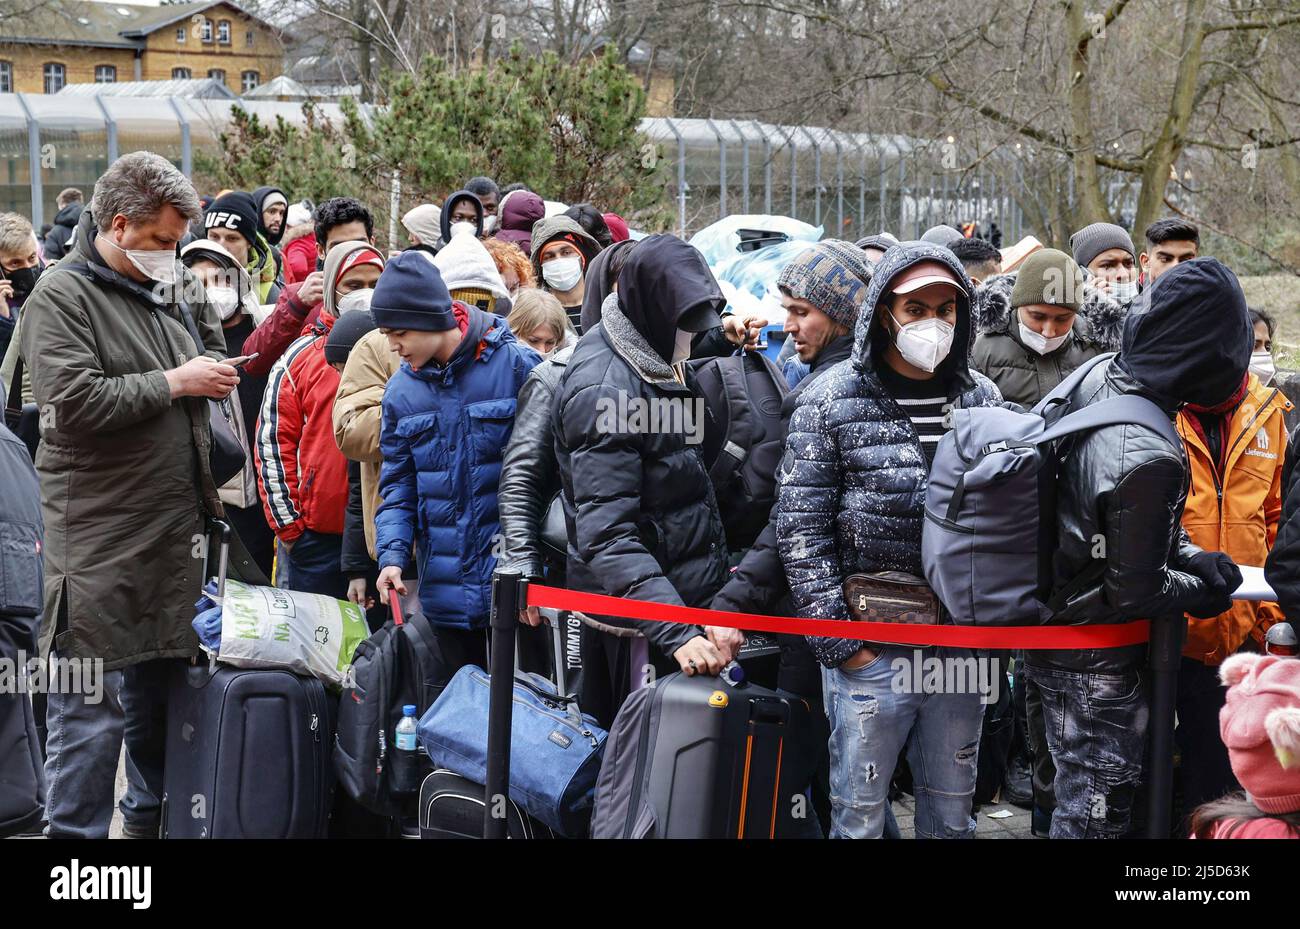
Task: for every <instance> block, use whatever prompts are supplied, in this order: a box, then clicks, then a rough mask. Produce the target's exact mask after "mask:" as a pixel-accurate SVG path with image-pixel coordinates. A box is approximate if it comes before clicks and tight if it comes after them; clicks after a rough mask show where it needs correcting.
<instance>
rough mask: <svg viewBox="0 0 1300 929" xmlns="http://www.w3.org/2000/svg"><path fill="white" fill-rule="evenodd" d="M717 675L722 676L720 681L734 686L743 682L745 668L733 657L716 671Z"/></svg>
mask: <svg viewBox="0 0 1300 929" xmlns="http://www.w3.org/2000/svg"><path fill="white" fill-rule="evenodd" d="M718 677H720V678H722V683H724V684H727V685H728V686H730V687H735V686H736V685H737V684H743V683H744V682H745V669H744V668H742V667H741V666H740V663H739V662H737V661H735V660H734V659H733V660H731V661H729V662H727V665H726V667H724V668H723V669H722V670H721V671H720V672H719V673H718Z"/></svg>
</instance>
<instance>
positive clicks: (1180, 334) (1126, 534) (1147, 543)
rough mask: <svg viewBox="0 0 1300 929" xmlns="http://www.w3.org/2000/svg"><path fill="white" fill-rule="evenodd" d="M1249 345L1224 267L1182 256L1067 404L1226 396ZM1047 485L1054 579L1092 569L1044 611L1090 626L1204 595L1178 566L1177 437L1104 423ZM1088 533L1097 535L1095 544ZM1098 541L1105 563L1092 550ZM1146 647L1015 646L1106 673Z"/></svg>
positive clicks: (1054, 663) (1136, 661) (1177, 608)
mask: <svg viewBox="0 0 1300 929" xmlns="http://www.w3.org/2000/svg"><path fill="white" fill-rule="evenodd" d="M1252 346H1253V340H1252V338H1251V332H1250V324H1249V320H1248V317H1247V315H1246V304H1245V298H1244V297H1243V296H1242V294H1241V288H1240V287H1239V286H1238V285H1237V282H1236V278H1235V277H1233V276H1232V272H1230V271H1228V270H1227V269H1226V268H1224V267H1223V265H1221V264H1219V262H1217V261H1215V260H1214V259H1213V258H1198V259H1194V260H1193V261H1189V262H1185V263H1183V264H1181V265H1179V266H1178V267H1177V268H1175V269H1173V270H1171V271H1168V272H1166V273H1165V274H1164V275H1162V276H1161V277H1160V278H1158V279H1157V281H1156V284H1155V286H1154V287H1152V288H1151V290H1149V291H1148V292H1147V293H1146V294H1144V295H1143V296H1142V298H1140V299H1139V301H1138V302H1136V303H1135V304H1134V306H1133V311H1132V315H1130V317H1129V318H1128V320H1127V321H1126V323H1125V328H1124V339H1123V343H1122V346H1121V349H1120V354H1119V356H1118V357H1116V358H1115V359H1113V360H1112V361H1110V362H1106V363H1103V364H1101V365H1099V366H1098V367H1097V368H1095V369H1093V370H1092V371H1091V372H1089V374H1088V376H1087V377H1085V378H1084V379H1083V382H1082V383H1081V384H1080V385H1079V386H1078V387H1077V388H1076V389H1075V390H1074V391H1073V393H1072V394H1071V395H1070V404H1071V406H1070V410H1071V411H1073V410H1078V409H1082V408H1083V407H1085V406H1088V405H1089V404H1092V403H1097V402H1100V401H1101V400H1105V399H1107V398H1108V397H1114V396H1118V395H1120V394H1139V395H1142V396H1145V397H1147V398H1148V399H1150V400H1152V401H1153V402H1155V403H1156V404H1157V405H1158V406H1160V407H1161V408H1162V409H1164V410H1166V411H1169V413H1170V418H1171V419H1172V418H1173V411H1175V410H1176V409H1177V408H1178V406H1179V405H1181V403H1183V402H1184V401H1188V400H1191V401H1193V402H1197V403H1202V404H1205V405H1213V404H1217V403H1221V402H1223V401H1224V400H1226V399H1227V398H1228V397H1230V396H1231V395H1232V393H1233V391H1235V390H1236V388H1237V386H1238V385H1240V383H1241V381H1242V378H1244V377H1245V375H1246V368H1247V365H1248V364H1249V362H1250V351H1251V348H1252ZM1063 451H1064V453H1065V455H1066V456H1067V458H1066V465H1065V469H1064V471H1063V473H1062V475H1061V480H1060V482H1059V484H1058V499H1057V520H1058V523H1059V532H1060V535H1059V540H1060V541H1059V547H1058V549H1057V552H1056V556H1055V560H1054V574H1055V586H1056V588H1057V589H1058V590H1059V589H1060V588H1062V587H1064V586H1065V585H1067V584H1070V583H1071V582H1073V581H1075V580H1076V579H1080V578H1084V577H1086V576H1088V575H1086V573H1085V572H1088V571H1092V572H1093V573H1094V574H1095V575H1096V580H1093V581H1091V582H1090V583H1087V584H1085V586H1084V588H1083V590H1082V591H1080V593H1079V594H1078V595H1076V596H1074V597H1072V598H1071V599H1070V601H1069V603H1068V604H1067V605H1066V606H1065V607H1064V609H1062V610H1061V612H1059V613H1058V614H1057V615H1056V616H1054V617H1053V618H1052V620H1051V624H1052V625H1094V624H1096V625H1100V624H1109V623H1123V622H1131V621H1133V620H1136V619H1145V618H1151V617H1156V616H1169V615H1178V614H1181V613H1186V612H1189V607H1191V606H1193V605H1194V604H1196V603H1197V601H1199V600H1200V599H1201V598H1202V597H1204V596H1205V595H1206V591H1205V584H1204V582H1203V581H1201V580H1200V578H1198V577H1195V576H1193V575H1191V574H1188V573H1186V572H1185V571H1184V570H1182V569H1184V568H1186V567H1187V564H1188V559H1189V558H1190V557H1191V556H1193V555H1195V554H1197V553H1199V552H1200V549H1199V548H1197V547H1196V546H1195V545H1193V544H1192V543H1191V542H1190V541H1189V540H1188V538H1187V533H1186V532H1185V531H1184V530H1183V528H1182V516H1183V504H1184V502H1185V500H1186V497H1187V487H1188V480H1189V472H1188V466H1187V454H1186V452H1185V451H1184V449H1183V445H1182V443H1181V442H1177V443H1171V442H1170V441H1169V440H1168V439H1166V438H1165V437H1164V436H1162V435H1160V434H1158V433H1156V432H1153V431H1151V430H1150V429H1147V428H1145V427H1143V426H1137V425H1118V426H1103V427H1102V428H1100V429H1096V430H1094V431H1092V432H1088V433H1084V434H1083V435H1082V436H1079V437H1077V438H1075V439H1073V441H1072V442H1071V444H1070V446H1069V447H1067V448H1065V449H1063ZM1098 543H1104V545H1103V546H1102V547H1101V548H1099V545H1098ZM1097 551H1104V552H1105V559H1104V563H1101V562H1099V560H1098V559H1097V558H1096V557H1094V553H1095V552H1097ZM1145 656H1146V646H1145V645H1137V646H1131V647H1125V648H1109V649H1093V650H1083V651H1035V652H1026V655H1025V660H1026V663H1028V664H1032V665H1035V666H1048V667H1056V668H1064V669H1066V670H1073V671H1084V672H1092V673H1107V674H1115V673H1121V672H1125V671H1130V670H1133V669H1134V668H1137V667H1139V666H1140V665H1141V664H1142V663H1143V661H1144V660H1145Z"/></svg>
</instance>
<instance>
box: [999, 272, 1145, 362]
mask: <svg viewBox="0 0 1300 929" xmlns="http://www.w3.org/2000/svg"><path fill="white" fill-rule="evenodd" d="M1015 285H1016V272H1015V271H1012V272H1009V273H1007V274H995V275H994V276H993V277H990V278H988V279H987V280H985V281H984V283H982V284H980V285H978V286H977V287H976V288H975V299H974V301H973V303H974V313H973V315H974V317H975V330H976V333H977V334H978V335H998V334H1009V333H1010V330H1011V322H1012V318H1013V314H1012V312H1011V289H1012V288H1013V287H1015ZM1127 316H1128V306H1127V305H1126V304H1123V303H1119V302H1118V301H1116V300H1114V299H1113V298H1111V297H1109V296H1107V295H1106V294H1104V293H1102V292H1101V291H1100V290H1097V289H1096V288H1095V287H1093V286H1091V285H1090V284H1088V283H1085V284H1084V285H1083V303H1082V304H1081V305H1080V306H1079V313H1078V316H1077V317H1076V318H1075V323H1074V325H1075V338H1078V339H1083V340H1085V341H1088V342H1092V343H1093V344H1095V345H1098V346H1100V347H1101V349H1102V351H1107V352H1115V351H1119V344H1120V340H1121V338H1122V337H1123V335H1124V319H1125V317H1127Z"/></svg>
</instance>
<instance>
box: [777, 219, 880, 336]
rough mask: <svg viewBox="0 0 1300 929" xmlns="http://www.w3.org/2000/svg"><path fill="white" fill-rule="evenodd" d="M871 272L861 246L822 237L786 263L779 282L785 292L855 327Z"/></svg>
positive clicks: (865, 297) (842, 324) (845, 324)
mask: <svg viewBox="0 0 1300 929" xmlns="http://www.w3.org/2000/svg"><path fill="white" fill-rule="evenodd" d="M871 272H872V266H871V262H869V261H868V260H867V256H866V253H865V252H863V251H862V249H860V248H858V247H857V246H855V245H853V244H851V243H849V242H844V241H841V240H840V239H823V240H822V241H821V242H818V243H817V244H816V245H814V246H813V247H812V248H810V249H808V250H807V251H805V252H801V253H800V254H799V255H798V256H797V257H796V258H795V259H794V260H793V261H791V262H790V263H789V264H788V265H786V266H785V268H784V269H782V271H781V275H780V277H778V278H777V280H776V283H777V286H778V287H779V288H780V289H781V290H782V291H784V292H785V293H788V294H789V295H790V296H792V297H796V298H798V299H800V300H807V301H808V302H809V303H811V304H812V305H813V306H815V307H816V308H817V309H819V310H821V311H822V312H823V313H825V314H826V315H827V316H829V317H830V318H831V319H833V320H835V322H837V323H839V324H840V325H841V326H845V327H846V328H848V329H852V328H853V326H854V324H855V323H857V321H858V313H859V311H861V309H862V304H863V303H864V302H866V299H867V287H868V285H869V284H870V283H871Z"/></svg>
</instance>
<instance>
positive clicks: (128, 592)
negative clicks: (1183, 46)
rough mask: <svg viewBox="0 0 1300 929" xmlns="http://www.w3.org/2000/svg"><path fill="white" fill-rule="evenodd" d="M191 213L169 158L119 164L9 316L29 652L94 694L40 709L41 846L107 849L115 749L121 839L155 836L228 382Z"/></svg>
mask: <svg viewBox="0 0 1300 929" xmlns="http://www.w3.org/2000/svg"><path fill="white" fill-rule="evenodd" d="M199 215H200V210H199V202H198V196H197V194H196V193H195V191H194V188H193V186H192V185H191V184H190V182H189V181H188V180H187V179H186V178H185V176H184V175H183V174H181V173H180V172H179V171H177V170H176V168H175V167H174V166H173V165H172V164H171V163H170V162H168V161H167V160H166V159H164V158H162V157H161V156H159V155H155V154H152V153H150V152H133V153H131V154H129V155H124V156H122V157H121V158H119V159H118V160H117V161H115V162H114V163H113V164H112V165H111V166H110V167H109V169H108V170H107V171H106V172H105V173H104V175H103V176H102V177H100V179H99V180H98V182H97V183H96V184H95V194H94V198H93V199H92V201H91V205H90V209H89V210H87V211H85V212H83V214H82V216H81V219H80V221H79V222H78V224H77V230H76V234H75V235H74V237H73V241H72V245H71V248H70V250H69V252H68V255H67V256H66V258H65V259H64V260H63V261H61V262H60V263H59V265H58V267H57V268H55V269H52V270H51V271H49V272H47V273H46V274H45V275H43V276H42V277H41V279H40V281H39V282H37V285H36V287H35V289H33V291H32V294H31V296H30V297H29V298H28V300H27V303H26V305H25V307H24V310H25V312H24V314H23V326H22V328H21V330H20V339H21V352H22V357H23V359H24V360H25V361H26V363H27V366H28V368H29V370H30V372H31V383H32V392H33V394H34V396H35V399H36V402H37V404H39V405H40V407H41V418H42V441H41V446H40V451H39V452H38V454H37V458H36V470H37V474H38V476H39V477H40V481H41V496H42V506H43V514H44V518H45V526H46V534H45V598H44V621H43V624H42V627H41V636H40V649H41V654H42V655H48V654H49V653H50V651H51V650H53V651H54V652H55V653H56V654H57V656H58V657H59V659H61V660H64V661H67V660H72V661H74V662H75V663H77V664H78V665H80V672H81V678H82V680H83V682H85V681H93V682H94V684H95V685H96V686H94V688H93V689H92V690H90V692H87V689H88V688H87V687H85V686H83V687H82V688H80V689H79V691H78V692H76V693H66V692H64V693H51V694H50V697H49V713H48V724H49V740H48V756H49V757H48V759H47V761H46V767H45V772H46V778H47V780H48V782H49V791H48V794H47V804H46V813H47V818H48V820H49V827H48V830H47V834H49V835H50V836H51V837H82V838H95V837H107V835H108V827H109V822H110V819H111V816H112V803H113V783H114V777H115V774H116V771H117V762H118V756H119V755H120V754H121V749H122V742H123V739H125V741H126V744H127V748H128V758H129V762H130V764H131V765H132V771H131V775H132V776H131V778H130V781H131V789H130V790H129V791H128V793H127V797H126V799H125V800H124V801H123V803H122V812H123V816H124V819H125V823H126V828H127V832H128V834H133V835H147V834H150V833H154V834H156V832H157V826H158V813H159V810H158V797H159V796H160V795H161V791H162V760H163V747H164V735H165V732H164V723H165V716H164V714H165V699H164V692H163V685H164V680H165V674H166V671H167V664H168V662H167V661H166V660H165V659H175V658H183V657H188V656H191V655H194V654H196V653H197V652H198V641H197V639H196V637H195V635H194V632H193V630H192V629H191V628H190V620H191V619H192V618H193V615H194V601H195V600H196V599H198V595H199V588H200V584H201V581H202V574H203V561H202V555H203V554H204V552H203V548H204V546H203V544H202V540H203V538H204V511H205V509H206V510H207V511H208V512H211V513H214V514H220V513H221V509H220V507H221V504H220V501H219V499H218V498H217V495H216V487H215V486H214V485H213V480H212V475H211V473H210V469H209V464H208V454H209V445H210V443H211V437H210V434H209V431H208V428H207V426H208V419H207V417H208V404H207V403H205V402H204V398H214V399H219V398H222V397H225V396H226V395H228V394H229V393H230V392H231V391H232V390H233V389H234V388H235V386H236V384H237V383H238V381H239V377H238V372H237V371H236V370H235V368H234V367H231V366H230V365H227V364H222V363H220V361H219V359H222V358H224V357H225V341H224V339H223V338H222V330H221V321H220V317H219V315H218V313H217V311H216V309H215V307H212V306H210V305H209V304H208V302H207V299H206V297H205V295H204V291H203V287H202V285H201V284H199V283H198V281H197V279H196V278H194V277H193V276H192V275H191V274H190V272H189V271H188V270H186V269H185V268H183V267H182V265H181V263H180V261H179V259H178V258H177V252H176V249H177V245H178V244H179V242H180V241H181V239H182V237H183V236H184V235H185V233H186V230H187V228H188V226H189V224H190V223H191V222H192V221H193V220H195V219H197V218H198V217H199ZM185 305H188V310H189V313H190V314H191V316H192V319H193V321H192V322H187V320H186V318H185V310H184V309H183V306H185ZM192 333H193V334H192ZM196 335H197V337H198V340H199V341H201V342H202V344H201V345H199V344H196V338H195V336H196Z"/></svg>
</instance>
